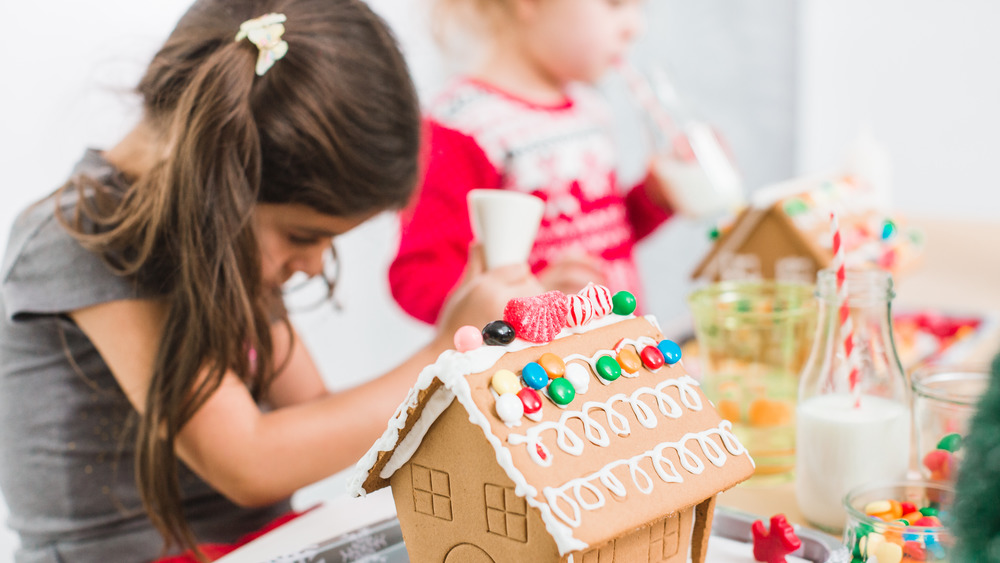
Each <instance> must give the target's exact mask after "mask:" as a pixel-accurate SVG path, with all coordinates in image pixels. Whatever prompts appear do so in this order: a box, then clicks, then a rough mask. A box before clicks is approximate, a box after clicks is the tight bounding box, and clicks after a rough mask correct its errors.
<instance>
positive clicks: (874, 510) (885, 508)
mask: <svg viewBox="0 0 1000 563" xmlns="http://www.w3.org/2000/svg"><path fill="white" fill-rule="evenodd" d="M890 510H892V504H890V503H889V501H887V500H877V501H873V502H869V503H868V504H866V505H865V514H867V515H869V516H874V515H876V514H885V513H886V512H889V511H890Z"/></svg>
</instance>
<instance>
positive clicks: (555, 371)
mask: <svg viewBox="0 0 1000 563" xmlns="http://www.w3.org/2000/svg"><path fill="white" fill-rule="evenodd" d="M538 365H540V366H542V369H544V370H545V373H547V374H549V377H550V378H552V379H555V378H557V377H562V376H564V375H566V363H565V362H563V360H562V358H560V357H559V356H557V355H555V354H553V353H552V352H546V353H544V354H542V357H541V358H538Z"/></svg>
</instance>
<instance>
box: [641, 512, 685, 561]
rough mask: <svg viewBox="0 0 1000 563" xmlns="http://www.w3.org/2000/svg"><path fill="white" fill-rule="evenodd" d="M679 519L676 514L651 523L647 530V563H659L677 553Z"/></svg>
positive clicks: (678, 546) (679, 529) (679, 530)
mask: <svg viewBox="0 0 1000 563" xmlns="http://www.w3.org/2000/svg"><path fill="white" fill-rule="evenodd" d="M680 525H681V519H680V518H678V517H677V515H676V514H674V515H673V516H670V517H667V518H664V519H663V520H660V521H659V522H656V523H654V524H653V526H652V527H651V528H650V530H649V563H660V562H661V561H666V560H667V559H669V558H670V557H673V556H675V555H677V551H678V550H679V548H680V533H681V526H680Z"/></svg>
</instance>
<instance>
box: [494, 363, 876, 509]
mask: <svg viewBox="0 0 1000 563" xmlns="http://www.w3.org/2000/svg"><path fill="white" fill-rule="evenodd" d="M493 377H496V376H493ZM886 512H890V513H891V512H892V503H890V502H889V501H887V500H876V501H874V502H869V503H868V504H866V505H865V514H884V513H886Z"/></svg>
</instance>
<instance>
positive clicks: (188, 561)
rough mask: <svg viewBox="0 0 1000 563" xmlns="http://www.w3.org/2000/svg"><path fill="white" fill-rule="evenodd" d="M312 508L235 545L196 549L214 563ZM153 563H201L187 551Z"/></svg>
mask: <svg viewBox="0 0 1000 563" xmlns="http://www.w3.org/2000/svg"><path fill="white" fill-rule="evenodd" d="M314 508H316V507H313V508H310V509H308V510H304V511H302V512H289V513H288V514H285V515H283V516H280V517H278V518H276V519H274V520H273V521H271V522H270V523H269V524H267V525H266V526H264V527H263V528H261V529H259V530H257V531H255V532H251V533H249V534H247V535H245V536H243V537H241V538H240V539H238V540H236V543H204V544H199V545H198V548H199V549H201V552H202V553H203V554H205V557H207V558H208V560H209V561H215V560H216V559H220V558H221V557H222V556H223V555H227V554H229V553H231V552H233V551H236V550H237V549H239V548H241V547H243V546H244V545H246V544H248V543H250V542H252V541H253V540H255V539H257V538H259V537H261V536H263V535H264V534H266V533H268V532H270V531H272V530H275V529H277V528H278V527H280V526H282V525H284V524H287V523H289V522H291V521H292V520H295V519H296V518H298V517H299V516H302V515H303V514H306V513H307V512H310V511H311V510H313V509H314ZM154 563H201V562H200V561H199V559H198V558H197V557H195V555H194V552H193V551H191V550H190V549H189V550H187V551H185V552H184V553H182V554H180V555H172V556H170V557H165V558H163V559H157V560H156V561H155V562H154Z"/></svg>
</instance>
